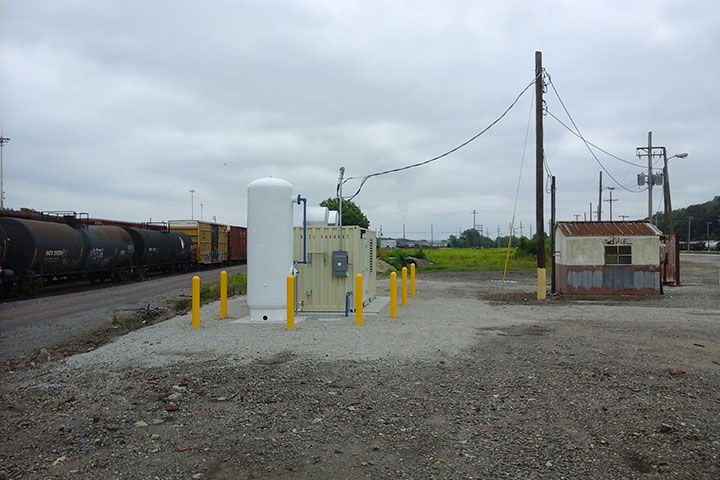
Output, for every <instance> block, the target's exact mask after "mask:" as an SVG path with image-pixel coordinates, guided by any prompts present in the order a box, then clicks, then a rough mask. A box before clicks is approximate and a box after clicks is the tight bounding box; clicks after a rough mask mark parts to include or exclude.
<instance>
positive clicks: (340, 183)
mask: <svg viewBox="0 0 720 480" xmlns="http://www.w3.org/2000/svg"><path fill="white" fill-rule="evenodd" d="M344 176H345V167H340V176H339V177H338V184H337V196H338V250H339V251H341V252H342V251H343V238H342V237H343V231H342V225H343V222H342V204H343V197H342V186H343V183H344V182H343V177H344Z"/></svg>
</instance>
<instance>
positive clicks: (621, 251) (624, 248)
mask: <svg viewBox="0 0 720 480" xmlns="http://www.w3.org/2000/svg"><path fill="white" fill-rule="evenodd" d="M605 265H632V245H605Z"/></svg>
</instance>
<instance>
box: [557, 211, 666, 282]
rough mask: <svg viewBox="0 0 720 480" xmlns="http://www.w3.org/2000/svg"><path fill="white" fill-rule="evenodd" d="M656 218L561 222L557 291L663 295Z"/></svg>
mask: <svg viewBox="0 0 720 480" xmlns="http://www.w3.org/2000/svg"><path fill="white" fill-rule="evenodd" d="M661 235H662V232H661V231H660V230H659V229H658V228H657V227H656V226H655V225H653V224H652V223H650V222H645V221H632V222H558V223H557V224H556V225H555V250H556V251H555V272H554V275H555V282H556V286H557V291H558V292H560V293H565V294H571V295H659V294H662V281H661V278H660V236H661Z"/></svg>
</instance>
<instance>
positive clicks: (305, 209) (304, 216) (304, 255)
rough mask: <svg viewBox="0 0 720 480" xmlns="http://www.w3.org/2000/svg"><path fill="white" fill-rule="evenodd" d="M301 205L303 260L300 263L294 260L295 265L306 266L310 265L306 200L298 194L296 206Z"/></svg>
mask: <svg viewBox="0 0 720 480" xmlns="http://www.w3.org/2000/svg"><path fill="white" fill-rule="evenodd" d="M300 202H302V204H303V259H302V262H299V261H297V260H295V263H300V264H306V263H310V262H308V261H307V198H305V197H301V196H300V194H298V196H297V204H298V205H300Z"/></svg>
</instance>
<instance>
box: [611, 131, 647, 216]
mask: <svg viewBox="0 0 720 480" xmlns="http://www.w3.org/2000/svg"><path fill="white" fill-rule="evenodd" d="M647 152H648V220H649V221H650V222H652V214H653V203H652V187H653V176H652V157H653V154H652V132H648V146H647ZM610 205H612V203H611V204H610Z"/></svg>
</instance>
